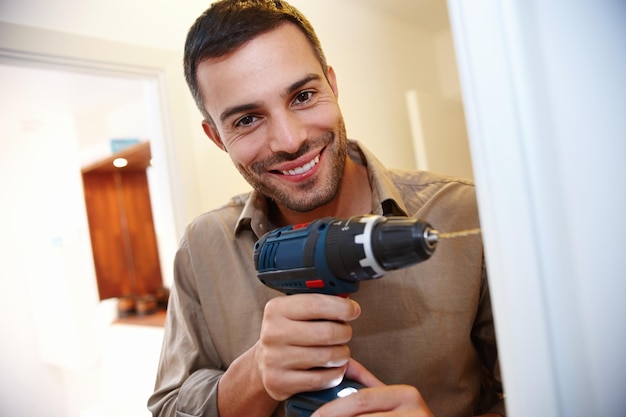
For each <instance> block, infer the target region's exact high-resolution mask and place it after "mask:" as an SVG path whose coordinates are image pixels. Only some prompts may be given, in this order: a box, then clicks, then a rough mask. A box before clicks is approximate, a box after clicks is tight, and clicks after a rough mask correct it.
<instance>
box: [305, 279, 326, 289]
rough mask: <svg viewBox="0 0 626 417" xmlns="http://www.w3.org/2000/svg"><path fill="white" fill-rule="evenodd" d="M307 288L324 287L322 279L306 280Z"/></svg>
mask: <svg viewBox="0 0 626 417" xmlns="http://www.w3.org/2000/svg"><path fill="white" fill-rule="evenodd" d="M306 287H307V288H324V280H321V279H312V280H310V281H307V282H306Z"/></svg>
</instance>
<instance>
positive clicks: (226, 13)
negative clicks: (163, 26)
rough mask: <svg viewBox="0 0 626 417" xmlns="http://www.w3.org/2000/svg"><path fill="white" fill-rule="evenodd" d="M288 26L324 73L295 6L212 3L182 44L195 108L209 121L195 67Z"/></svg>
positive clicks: (250, 0)
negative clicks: (305, 41)
mask: <svg viewBox="0 0 626 417" xmlns="http://www.w3.org/2000/svg"><path fill="white" fill-rule="evenodd" d="M285 23H292V24H294V25H295V26H296V27H297V28H298V29H300V30H301V31H302V33H303V34H304V35H305V36H306V38H307V39H308V41H309V42H310V44H311V47H312V48H313V51H314V53H315V55H316V56H317V59H318V60H319V62H320V64H321V65H322V70H323V71H324V74H326V73H327V70H328V65H327V63H326V58H325V56H324V52H323V51H322V47H321V45H320V42H319V39H318V38H317V35H316V34H315V31H314V29H313V27H312V26H311V24H310V23H309V21H308V20H307V19H306V18H305V17H304V15H302V13H300V12H299V11H298V10H297V9H296V8H295V7H293V6H291V5H290V4H289V3H287V2H286V1H282V0H221V1H218V2H216V3H213V4H212V5H211V7H210V8H209V9H207V10H206V11H205V12H204V13H203V14H202V15H201V16H200V17H198V19H196V21H195V23H194V24H193V26H192V27H191V28H190V29H189V32H188V33H187V40H186V42H185V55H184V70H185V80H186V81H187V85H188V86H189V89H190V90H191V94H192V96H193V98H194V100H195V102H196V105H197V106H198V108H199V109H200V111H201V112H202V114H203V116H204V117H205V118H206V119H207V120H208V121H210V122H212V121H211V119H210V117H209V115H208V114H207V112H206V110H205V108H204V105H203V103H202V99H203V98H202V93H201V92H200V88H199V87H198V80H197V74H196V73H197V69H198V65H199V64H200V63H201V62H202V61H204V60H206V59H211V58H219V57H222V56H224V55H226V54H228V53H230V52H232V51H234V50H235V49H237V48H239V47H240V46H242V45H243V44H245V43H246V42H248V41H250V40H251V39H254V38H255V37H257V36H259V35H262V34H264V33H266V32H269V31H271V30H273V29H276V28H278V27H279V26H280V25H283V24H285Z"/></svg>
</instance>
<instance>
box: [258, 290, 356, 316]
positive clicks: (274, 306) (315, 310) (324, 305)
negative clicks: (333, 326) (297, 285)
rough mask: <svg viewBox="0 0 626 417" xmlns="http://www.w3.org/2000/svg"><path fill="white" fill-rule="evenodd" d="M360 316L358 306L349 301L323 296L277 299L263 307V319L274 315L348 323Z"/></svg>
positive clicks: (309, 295) (311, 295)
mask: <svg viewBox="0 0 626 417" xmlns="http://www.w3.org/2000/svg"><path fill="white" fill-rule="evenodd" d="M360 314H361V307H360V306H359V304H358V303H357V302H356V301H354V300H351V299H347V298H342V297H336V296H332V295H325V294H295V295H291V296H288V297H277V298H274V299H272V300H270V301H269V302H268V303H267V304H266V305H265V312H264V316H265V317H273V316H275V315H278V316H282V317H285V318H288V319H290V320H296V321H309V320H329V321H339V322H348V321H352V320H355V319H356V318H357V317H359V315H360Z"/></svg>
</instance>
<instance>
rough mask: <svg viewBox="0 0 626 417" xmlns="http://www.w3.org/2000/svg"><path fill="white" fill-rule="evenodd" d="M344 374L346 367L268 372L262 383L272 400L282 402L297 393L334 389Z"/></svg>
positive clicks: (264, 374) (263, 376)
mask: <svg viewBox="0 0 626 417" xmlns="http://www.w3.org/2000/svg"><path fill="white" fill-rule="evenodd" d="M344 372H345V366H343V367H337V368H316V369H312V370H306V371H290V372H284V371H276V372H267V373H263V374H262V382H263V386H264V388H265V390H266V391H267V393H268V394H269V395H270V396H271V397H272V398H274V399H275V400H278V401H282V400H284V399H286V398H288V397H291V396H292V395H295V394H297V393H301V392H309V391H318V390H322V389H326V388H331V387H334V386H336V385H338V384H339V383H340V382H341V380H342V379H343V375H344Z"/></svg>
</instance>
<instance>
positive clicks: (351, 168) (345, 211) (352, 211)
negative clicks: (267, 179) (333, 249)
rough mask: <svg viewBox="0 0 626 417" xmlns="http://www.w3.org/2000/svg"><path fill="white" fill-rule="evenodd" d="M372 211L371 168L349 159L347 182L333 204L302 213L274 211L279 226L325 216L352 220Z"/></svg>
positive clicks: (282, 209)
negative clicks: (369, 169) (368, 170)
mask: <svg viewBox="0 0 626 417" xmlns="http://www.w3.org/2000/svg"><path fill="white" fill-rule="evenodd" d="M371 211H372V188H371V185H370V182H369V176H368V173H367V168H366V167H365V166H363V165H360V164H357V163H356V162H354V161H353V160H351V159H350V158H347V161H346V166H345V170H344V175H343V179H342V180H341V185H340V186H339V191H338V192H337V195H336V196H335V198H333V200H332V201H331V202H329V203H328V204H325V205H323V206H321V207H318V208H316V209H315V210H312V211H309V212H306V213H298V212H296V211H293V210H289V209H287V208H285V207H283V206H275V207H274V210H272V214H271V217H272V222H273V223H274V225H275V226H286V225H289V224H297V223H306V222H310V221H312V220H315V219H319V218H321V217H340V218H345V217H351V216H357V215H362V214H368V213H370V212H371Z"/></svg>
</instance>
